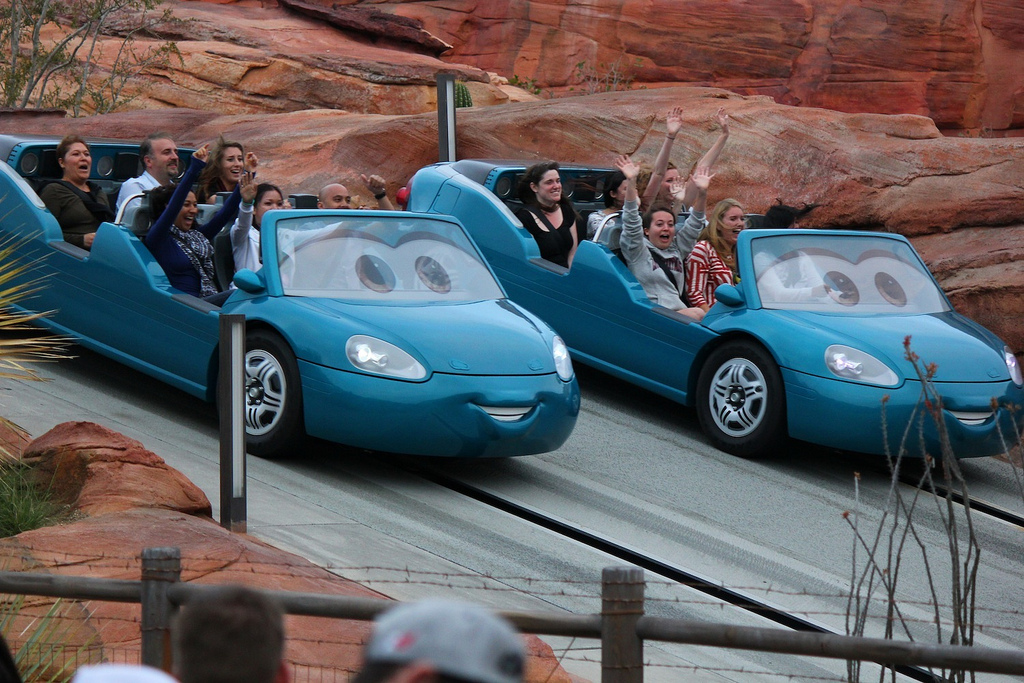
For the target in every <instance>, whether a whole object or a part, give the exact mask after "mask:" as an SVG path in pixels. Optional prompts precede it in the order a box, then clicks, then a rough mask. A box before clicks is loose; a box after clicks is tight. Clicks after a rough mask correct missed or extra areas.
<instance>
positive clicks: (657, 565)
mask: <svg viewBox="0 0 1024 683" xmlns="http://www.w3.org/2000/svg"><path fill="white" fill-rule="evenodd" d="M416 472H417V474H419V475H420V476H422V477H424V478H425V479H428V480H430V481H432V482H434V483H435V484H438V485H439V486H443V487H445V488H447V489H450V490H452V491H455V492H456V493H460V494H462V495H464V496H467V497H469V498H472V499H473V500H476V501H479V502H481V503H484V504H485V505H489V506H491V507H493V508H495V509H498V510H501V511H502V512H505V513H507V514H510V515H513V516H514V517H517V518H519V519H522V520H524V521H527V522H529V523H531V524H535V525H537V526H539V527H542V528H544V529H547V530H548V531H551V532H554V533H556V534H558V535H560V536H564V537H566V538H570V539H572V540H574V541H577V542H579V543H582V544H584V545H586V546H587V547H589V548H594V549H595V550H599V551H601V552H603V553H606V554H608V555H611V556H612V557H615V558H617V559H619V560H622V561H623V562H628V563H630V564H632V565H634V566H637V567H641V568H642V569H644V570H646V571H650V572H653V573H655V574H658V575H659V576H663V577H665V578H667V579H669V580H671V581H677V582H679V583H682V584H685V585H686V586H687V587H689V588H693V589H694V590H696V591H699V592H701V593H704V594H706V595H709V596H711V597H714V598H716V599H718V600H721V601H723V602H725V603H728V604H730V605H733V606H735V607H739V608H740V609H743V610H746V611H748V612H752V613H754V614H757V615H759V616H762V617H764V618H766V619H768V620H770V621H773V622H775V623H777V624H779V625H780V626H784V627H786V628H789V629H792V630H795V631H804V632H810V633H827V634H833V635H839V634H837V633H836V632H835V631H833V630H832V629H830V628H828V627H827V626H824V625H823V624H819V623H816V622H813V621H811V620H809V619H806V618H804V617H801V616H798V615H795V614H791V613H789V612H786V611H784V610H782V609H781V608H779V607H776V606H774V605H770V604H768V603H766V602H763V601H761V600H758V599H756V598H753V597H751V596H749V595H746V594H744V593H741V592H739V591H736V590H733V589H731V588H726V587H725V586H723V585H722V584H721V583H720V582H716V581H714V580H712V579H710V578H708V577H706V576H701V575H700V574H698V573H696V572H693V571H690V570H687V569H684V568H682V567H679V566H676V565H673V564H671V563H669V562H666V561H664V560H659V559H657V558H654V557H650V556H648V555H644V554H643V553H642V552H640V551H638V550H634V549H632V548H629V547H627V546H625V545H623V544H622V543H619V542H618V541H615V540H612V539H610V538H606V537H604V536H602V535H600V534H597V533H595V532H593V531H588V530H586V529H583V528H581V527H579V526H577V525H573V524H569V523H567V522H564V521H561V520H558V519H555V518H554V517H551V516H550V515H546V514H544V513H542V512H540V511H538V510H536V509H533V508H530V507H528V506H525V505H522V504H520V503H515V502H513V501H510V500H507V499H505V498H502V497H500V496H497V495H495V494H493V493H489V492H487V491H484V490H483V489H480V488H477V487H476V486H473V485H472V484H467V483H466V482H463V481H459V480H458V479H454V478H452V477H450V476H448V475H445V474H441V473H439V472H436V471H433V470H430V469H423V468H417V469H416ZM972 502H973V501H972ZM894 668H895V670H896V671H897V673H900V674H902V675H904V676H907V677H908V678H912V679H914V680H916V681H922V682H923V683H937V681H939V680H941V678H940V677H939V676H938V675H937V674H935V673H932V672H931V671H929V670H928V669H924V668H921V667H917V666H896V667H894Z"/></svg>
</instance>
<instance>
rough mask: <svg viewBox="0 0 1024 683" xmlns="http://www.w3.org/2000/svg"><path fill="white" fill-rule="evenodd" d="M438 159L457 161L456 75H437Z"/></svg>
mask: <svg viewBox="0 0 1024 683" xmlns="http://www.w3.org/2000/svg"><path fill="white" fill-rule="evenodd" d="M437 141H438V151H437V160H438V161H455V76H453V75H452V74H438V75H437Z"/></svg>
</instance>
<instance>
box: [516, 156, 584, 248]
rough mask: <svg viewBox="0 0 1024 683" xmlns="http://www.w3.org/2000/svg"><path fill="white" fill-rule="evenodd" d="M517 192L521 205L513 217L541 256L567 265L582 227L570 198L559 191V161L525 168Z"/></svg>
mask: <svg viewBox="0 0 1024 683" xmlns="http://www.w3.org/2000/svg"><path fill="white" fill-rule="evenodd" d="M518 194H519V199H520V200H521V201H522V202H523V204H524V206H523V208H521V209H519V210H517V211H516V217H517V218H518V219H519V220H520V222H522V224H523V227H524V228H526V229H527V230H528V231H529V233H530V234H531V235H533V238H534V239H535V240H537V246H538V247H540V255H541V258H543V259H545V260H547V261H551V262H552V263H556V264H558V265H560V266H564V267H566V268H568V267H570V266H571V265H572V257H573V256H575V254H576V247H577V246H578V245H579V243H580V237H579V236H580V235H581V234H583V230H584V229H585V228H584V225H583V220H582V219H581V218H580V216H579V214H577V213H576V209H574V208H573V205H572V202H571V201H570V200H569V198H568V197H566V196H565V195H564V194H562V178H561V176H559V174H558V164H557V163H556V162H554V161H544V162H541V163H539V164H534V165H533V166H531V167H530V168H528V169H526V172H525V173H524V174H523V177H522V179H521V180H520V181H519V192H518Z"/></svg>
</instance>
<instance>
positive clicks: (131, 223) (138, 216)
mask: <svg viewBox="0 0 1024 683" xmlns="http://www.w3.org/2000/svg"><path fill="white" fill-rule="evenodd" d="M136 197H137V198H138V201H137V202H133V201H131V200H132V199H134V198H136ZM118 223H120V224H121V225H124V226H127V227H128V229H129V230H131V231H132V232H133V233H135V235H136V236H137V237H138V238H139V239H142V238H143V237H145V236H146V233H147V232H149V226H150V225H152V223H153V216H152V214H151V213H150V209H149V193H148V192H144V193H143V194H141V195H133V196H132V197H129V198H128V199H126V200H125V202H124V205H123V206H122V213H121V218H120V220H118Z"/></svg>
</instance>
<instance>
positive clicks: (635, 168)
mask: <svg viewBox="0 0 1024 683" xmlns="http://www.w3.org/2000/svg"><path fill="white" fill-rule="evenodd" d="M615 168H617V169H619V170H620V171H622V175H624V176H626V180H636V177H637V176H638V175H640V164H636V163H634V162H633V160H632V159H630V158H629V157H628V156H626V155H625V154H623V155H622V156H620V157H619V158H617V159H616V160H615Z"/></svg>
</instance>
